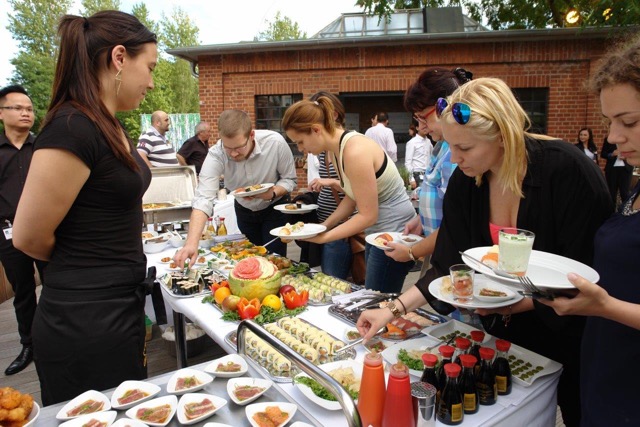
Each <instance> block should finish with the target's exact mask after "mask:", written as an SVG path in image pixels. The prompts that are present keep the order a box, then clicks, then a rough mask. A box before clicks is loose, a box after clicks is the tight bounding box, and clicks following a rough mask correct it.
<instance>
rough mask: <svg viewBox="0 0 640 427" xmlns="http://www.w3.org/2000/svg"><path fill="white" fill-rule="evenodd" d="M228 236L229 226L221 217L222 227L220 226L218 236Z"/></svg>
mask: <svg viewBox="0 0 640 427" xmlns="http://www.w3.org/2000/svg"><path fill="white" fill-rule="evenodd" d="M226 235H227V226H226V225H224V218H223V217H220V225H219V226H218V236H226Z"/></svg>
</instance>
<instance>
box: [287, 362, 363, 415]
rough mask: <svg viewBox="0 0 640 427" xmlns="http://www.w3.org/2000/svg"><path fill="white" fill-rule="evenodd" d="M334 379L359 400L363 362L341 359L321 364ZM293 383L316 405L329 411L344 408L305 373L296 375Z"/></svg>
mask: <svg viewBox="0 0 640 427" xmlns="http://www.w3.org/2000/svg"><path fill="white" fill-rule="evenodd" d="M319 368H320V369H322V370H323V371H325V372H326V373H328V374H329V375H330V376H331V377H332V378H333V379H334V380H336V381H338V382H339V383H340V384H341V385H342V387H344V388H345V390H347V392H348V393H349V394H350V395H351V398H352V399H353V400H358V395H359V394H360V380H361V379H362V369H363V365H362V362H357V361H355V360H340V361H338V362H331V363H325V364H324V365H320V366H319ZM293 383H294V384H295V385H296V386H298V387H299V388H300V391H301V392H302V394H304V395H305V397H306V398H307V399H309V400H310V401H312V402H313V403H315V404H316V405H318V406H320V407H322V408H324V409H327V410H329V411H339V410H342V407H341V406H340V402H338V399H337V398H336V397H335V396H334V395H333V393H331V392H330V391H329V390H327V389H326V388H324V387H323V386H322V385H320V383H319V382H317V381H316V380H315V379H313V378H311V377H310V376H308V375H307V374H305V373H300V374H298V375H296V376H295V377H294V379H293Z"/></svg>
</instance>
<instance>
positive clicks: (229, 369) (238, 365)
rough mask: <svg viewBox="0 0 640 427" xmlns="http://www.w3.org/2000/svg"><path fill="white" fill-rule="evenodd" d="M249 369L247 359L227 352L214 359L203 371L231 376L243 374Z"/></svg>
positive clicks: (221, 375) (217, 375) (226, 376)
mask: <svg viewBox="0 0 640 427" xmlns="http://www.w3.org/2000/svg"><path fill="white" fill-rule="evenodd" d="M248 370H249V365H247V361H246V360H244V358H243V357H242V356H240V355H238V354H228V355H226V356H224V357H221V358H219V359H216V360H214V361H213V362H211V363H209V364H208V365H207V366H206V367H205V368H204V371H205V372H209V373H210V374H213V375H215V376H216V377H220V378H233V377H239V376H240V375H244V374H245V373H246V372H247V371H248Z"/></svg>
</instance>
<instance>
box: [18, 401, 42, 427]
mask: <svg viewBox="0 0 640 427" xmlns="http://www.w3.org/2000/svg"><path fill="white" fill-rule="evenodd" d="M39 416H40V406H39V405H38V404H37V403H36V402H35V401H34V402H33V408H31V413H30V414H29V416H28V417H27V422H26V423H25V424H24V425H23V426H22V427H30V426H32V425H33V423H35V422H36V420H37V419H38V417H39Z"/></svg>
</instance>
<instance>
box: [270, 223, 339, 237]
mask: <svg viewBox="0 0 640 427" xmlns="http://www.w3.org/2000/svg"><path fill="white" fill-rule="evenodd" d="M282 228H284V227H276V228H274V229H273V230H271V231H270V232H269V233H271V235H272V236H277V237H282V238H285V239H309V238H311V237H315V236H317V235H318V234H320V233H322V232H323V231H325V230H326V229H327V227H325V226H324V225H320V224H305V225H304V227H302V230H300V231H298V232H297V233H291V234H281V233H280V230H282Z"/></svg>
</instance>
